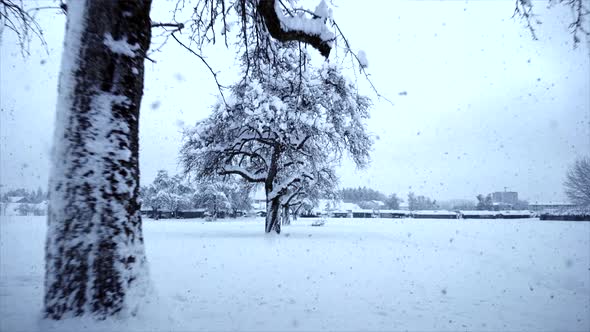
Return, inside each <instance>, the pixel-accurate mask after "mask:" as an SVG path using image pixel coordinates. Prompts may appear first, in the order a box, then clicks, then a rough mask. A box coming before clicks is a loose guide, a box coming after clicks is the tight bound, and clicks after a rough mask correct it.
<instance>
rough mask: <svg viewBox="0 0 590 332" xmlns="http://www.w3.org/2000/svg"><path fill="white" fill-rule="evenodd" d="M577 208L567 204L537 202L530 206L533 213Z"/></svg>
mask: <svg viewBox="0 0 590 332" xmlns="http://www.w3.org/2000/svg"><path fill="white" fill-rule="evenodd" d="M575 207H576V205H575V204H572V203H566V202H535V203H530V204H529V209H531V210H532V211H547V210H562V209H569V208H575Z"/></svg>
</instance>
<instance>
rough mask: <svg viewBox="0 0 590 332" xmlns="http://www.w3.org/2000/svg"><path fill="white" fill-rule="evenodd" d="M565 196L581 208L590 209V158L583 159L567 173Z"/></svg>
mask: <svg viewBox="0 0 590 332" xmlns="http://www.w3.org/2000/svg"><path fill="white" fill-rule="evenodd" d="M563 185H564V186H565V194H566V195H567V197H568V198H569V200H570V201H571V202H572V203H574V204H577V205H580V206H589V207H590V158H589V157H583V158H580V159H578V160H576V162H575V163H574V164H573V165H572V166H571V167H570V169H569V170H568V171H567V175H566V179H565V182H564V183H563Z"/></svg>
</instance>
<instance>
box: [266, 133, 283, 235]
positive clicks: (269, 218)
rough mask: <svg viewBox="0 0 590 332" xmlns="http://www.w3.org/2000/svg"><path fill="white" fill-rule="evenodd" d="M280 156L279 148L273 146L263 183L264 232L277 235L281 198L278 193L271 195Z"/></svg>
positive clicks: (278, 232)
mask: <svg viewBox="0 0 590 332" xmlns="http://www.w3.org/2000/svg"><path fill="white" fill-rule="evenodd" d="M280 156H281V147H280V146H279V145H278V144H275V146H274V147H273V151H272V155H271V159H270V165H269V167H268V174H267V176H266V181H265V183H264V189H265V192H266V223H265V228H264V231H265V232H266V233H270V232H271V231H272V230H273V229H274V230H275V231H276V232H277V234H280V233H281V224H280V223H279V210H280V208H281V196H280V195H279V193H273V187H274V180H275V178H276V176H277V173H278V171H279V165H278V163H279V157H280Z"/></svg>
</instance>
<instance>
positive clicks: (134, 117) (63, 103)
mask: <svg viewBox="0 0 590 332" xmlns="http://www.w3.org/2000/svg"><path fill="white" fill-rule="evenodd" d="M150 6H151V0H134V1H117V0H87V1H84V0H76V1H68V13H67V15H68V18H67V27H66V38H65V43H64V53H63V55H62V65H61V74H60V83H59V92H58V96H59V100H58V105H57V112H56V113H57V116H56V130H55V138H54V151H53V160H52V170H51V177H50V183H49V192H50V205H49V214H48V220H47V223H48V230H47V241H46V252H45V255H46V274H45V299H44V305H45V307H44V314H45V316H46V317H48V318H51V319H61V318H65V317H71V316H92V317H95V318H98V319H104V318H106V317H108V316H112V315H115V314H123V315H126V314H134V312H135V310H136V308H137V305H138V304H139V303H140V302H141V299H142V297H143V295H145V292H146V291H147V289H148V281H147V280H148V276H147V262H146V258H145V253H144V245H143V235H142V226H141V215H140V211H139V210H140V203H139V200H138V198H139V164H138V160H139V155H138V151H139V149H138V129H139V126H138V120H139V106H140V104H141V97H142V94H143V75H144V64H143V63H144V55H145V52H146V51H147V49H148V47H149V44H150V38H151V30H150V18H149V10H150Z"/></svg>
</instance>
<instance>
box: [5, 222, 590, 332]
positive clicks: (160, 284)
mask: <svg viewBox="0 0 590 332" xmlns="http://www.w3.org/2000/svg"><path fill="white" fill-rule="evenodd" d="M312 221H313V220H311V219H300V220H299V221H297V222H295V223H294V224H293V225H291V226H287V227H285V228H284V229H283V234H281V235H280V236H276V235H270V236H269V235H265V234H264V233H263V229H264V227H263V221H262V219H261V218H258V219H250V220H244V219H241V220H239V221H225V222H223V221H218V222H210V223H207V222H202V221H200V220H193V221H177V220H161V221H152V220H149V219H148V220H146V221H145V227H144V230H145V241H146V247H147V257H148V259H149V263H150V269H151V277H152V280H153V284H154V287H155V289H156V291H157V293H158V296H157V297H154V301H152V303H151V305H149V306H148V307H146V309H145V311H144V312H143V313H142V314H140V316H139V317H138V318H137V319H131V320H126V321H115V322H103V323H102V324H100V325H95V324H94V323H89V322H88V321H83V322H76V321H74V322H69V323H66V325H55V324H47V323H40V322H39V317H40V314H39V312H40V311H41V305H42V294H43V245H44V237H45V219H44V217H1V219H0V331H19V330H27V331H28V330H39V329H55V330H63V329H68V328H69V329H71V330H77V329H83V330H84V329H85V330H95V329H102V330H185V331H186V330H257V331H260V330H321V329H325V330H431V331H433V330H436V331H443V330H453V331H457V330H477V331H485V330H490V331H498V330H527V331H538V330H544V331H548V330H558V331H565V330H585V331H588V330H589V329H590V223H588V222H551V221H539V220H537V219H528V220H427V219H421V220H413V219H402V220H384V219H380V220H379V219H365V220H363V219H360V220H359V219H354V220H353V219H330V220H328V222H327V223H326V224H325V226H323V227H311V226H310V224H311V223H312Z"/></svg>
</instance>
